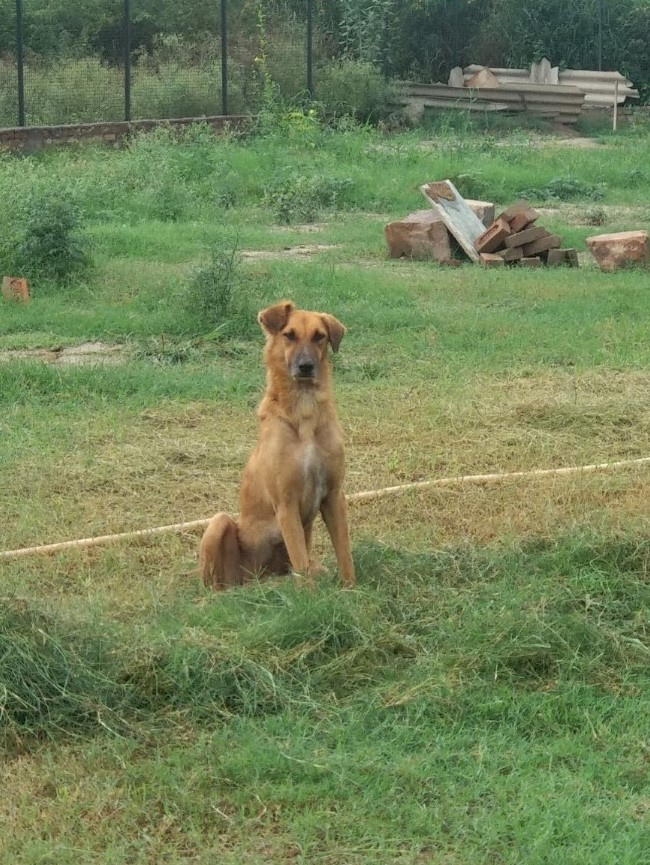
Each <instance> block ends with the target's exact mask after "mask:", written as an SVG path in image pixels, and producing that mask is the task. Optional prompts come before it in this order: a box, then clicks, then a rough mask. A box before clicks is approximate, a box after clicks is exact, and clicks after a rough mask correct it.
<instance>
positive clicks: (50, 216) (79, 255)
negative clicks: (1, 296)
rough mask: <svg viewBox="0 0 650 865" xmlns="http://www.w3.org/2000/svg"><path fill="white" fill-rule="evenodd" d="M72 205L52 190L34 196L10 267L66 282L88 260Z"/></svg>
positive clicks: (88, 263) (82, 267)
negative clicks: (12, 265)
mask: <svg viewBox="0 0 650 865" xmlns="http://www.w3.org/2000/svg"><path fill="white" fill-rule="evenodd" d="M80 227H81V214H80V211H79V208H78V207H77V206H76V204H75V203H74V202H73V201H72V200H70V198H68V197H65V195H63V194H61V191H60V190H59V193H58V194H57V192H56V191H49V192H47V193H45V194H38V195H34V196H33V197H32V199H31V200H30V201H29V203H28V205H27V211H26V214H25V223H24V226H23V228H22V231H21V233H20V235H19V239H18V243H17V246H16V250H15V258H14V263H13V264H14V269H15V270H16V272H17V273H21V274H25V275H26V276H28V277H31V278H33V277H41V278H45V279H53V280H56V281H57V282H66V281H68V280H70V279H72V278H73V277H75V276H78V275H80V274H81V273H83V271H84V270H86V269H87V268H88V267H89V266H90V263H91V259H90V255H89V252H88V243H89V241H88V238H87V237H86V236H84V235H82V234H81V232H80Z"/></svg>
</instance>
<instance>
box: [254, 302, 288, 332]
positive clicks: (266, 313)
mask: <svg viewBox="0 0 650 865" xmlns="http://www.w3.org/2000/svg"><path fill="white" fill-rule="evenodd" d="M295 308H296V307H295V306H294V305H293V303H291V301H290V300H283V301H282V303H276V304H275V306H269V307H268V309H263V310H262V311H261V312H260V313H258V315H257V321H258V323H259V324H260V326H261V328H262V330H264V331H266V333H268V334H270V335H271V336H275V335H276V334H278V333H280V331H281V330H282V328H283V327H284V326H285V324H286V323H287V322H288V321H289V316H290V315H291V313H292V312H293V311H294V309H295Z"/></svg>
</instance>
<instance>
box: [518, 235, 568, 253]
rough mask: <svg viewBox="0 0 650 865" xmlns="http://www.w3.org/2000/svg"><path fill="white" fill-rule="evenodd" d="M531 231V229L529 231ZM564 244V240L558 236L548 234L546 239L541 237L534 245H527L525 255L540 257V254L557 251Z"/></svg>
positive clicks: (524, 248)
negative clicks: (552, 250)
mask: <svg viewBox="0 0 650 865" xmlns="http://www.w3.org/2000/svg"><path fill="white" fill-rule="evenodd" d="M528 230H529V231H530V230H531V229H528ZM561 243H562V238H561V237H560V236H559V235H558V234H547V236H546V237H540V239H539V240H534V241H533V242H532V243H527V244H526V245H525V246H524V247H523V250H524V255H525V256H527V257H528V256H532V255H539V253H540V252H546V251H547V250H549V249H555V248H556V247H557V246H560V244H561Z"/></svg>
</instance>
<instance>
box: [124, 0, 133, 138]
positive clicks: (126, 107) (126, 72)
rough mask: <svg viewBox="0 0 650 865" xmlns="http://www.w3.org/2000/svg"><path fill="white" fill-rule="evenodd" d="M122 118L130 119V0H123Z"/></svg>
mask: <svg viewBox="0 0 650 865" xmlns="http://www.w3.org/2000/svg"><path fill="white" fill-rule="evenodd" d="M123 32H124V40H123V41H124V119H125V120H126V121H127V123H128V121H129V120H131V0H124V30H123Z"/></svg>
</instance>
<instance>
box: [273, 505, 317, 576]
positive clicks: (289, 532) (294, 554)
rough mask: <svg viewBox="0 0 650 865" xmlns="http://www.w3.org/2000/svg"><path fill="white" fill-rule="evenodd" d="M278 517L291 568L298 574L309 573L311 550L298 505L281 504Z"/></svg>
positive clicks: (277, 513)
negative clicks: (308, 546) (309, 550)
mask: <svg viewBox="0 0 650 865" xmlns="http://www.w3.org/2000/svg"><path fill="white" fill-rule="evenodd" d="M276 519H277V521H278V525H279V527H280V531H281V532H282V540H283V541H284V545H285V547H286V548H287V553H288V554H289V561H290V562H291V569H292V570H293V571H295V572H296V573H297V574H305V575H307V574H309V552H308V551H307V544H306V542H305V530H304V529H303V526H302V520H301V519H300V511H299V509H298V507H297V506H291V505H280V506H279V507H278V509H277V512H276Z"/></svg>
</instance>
